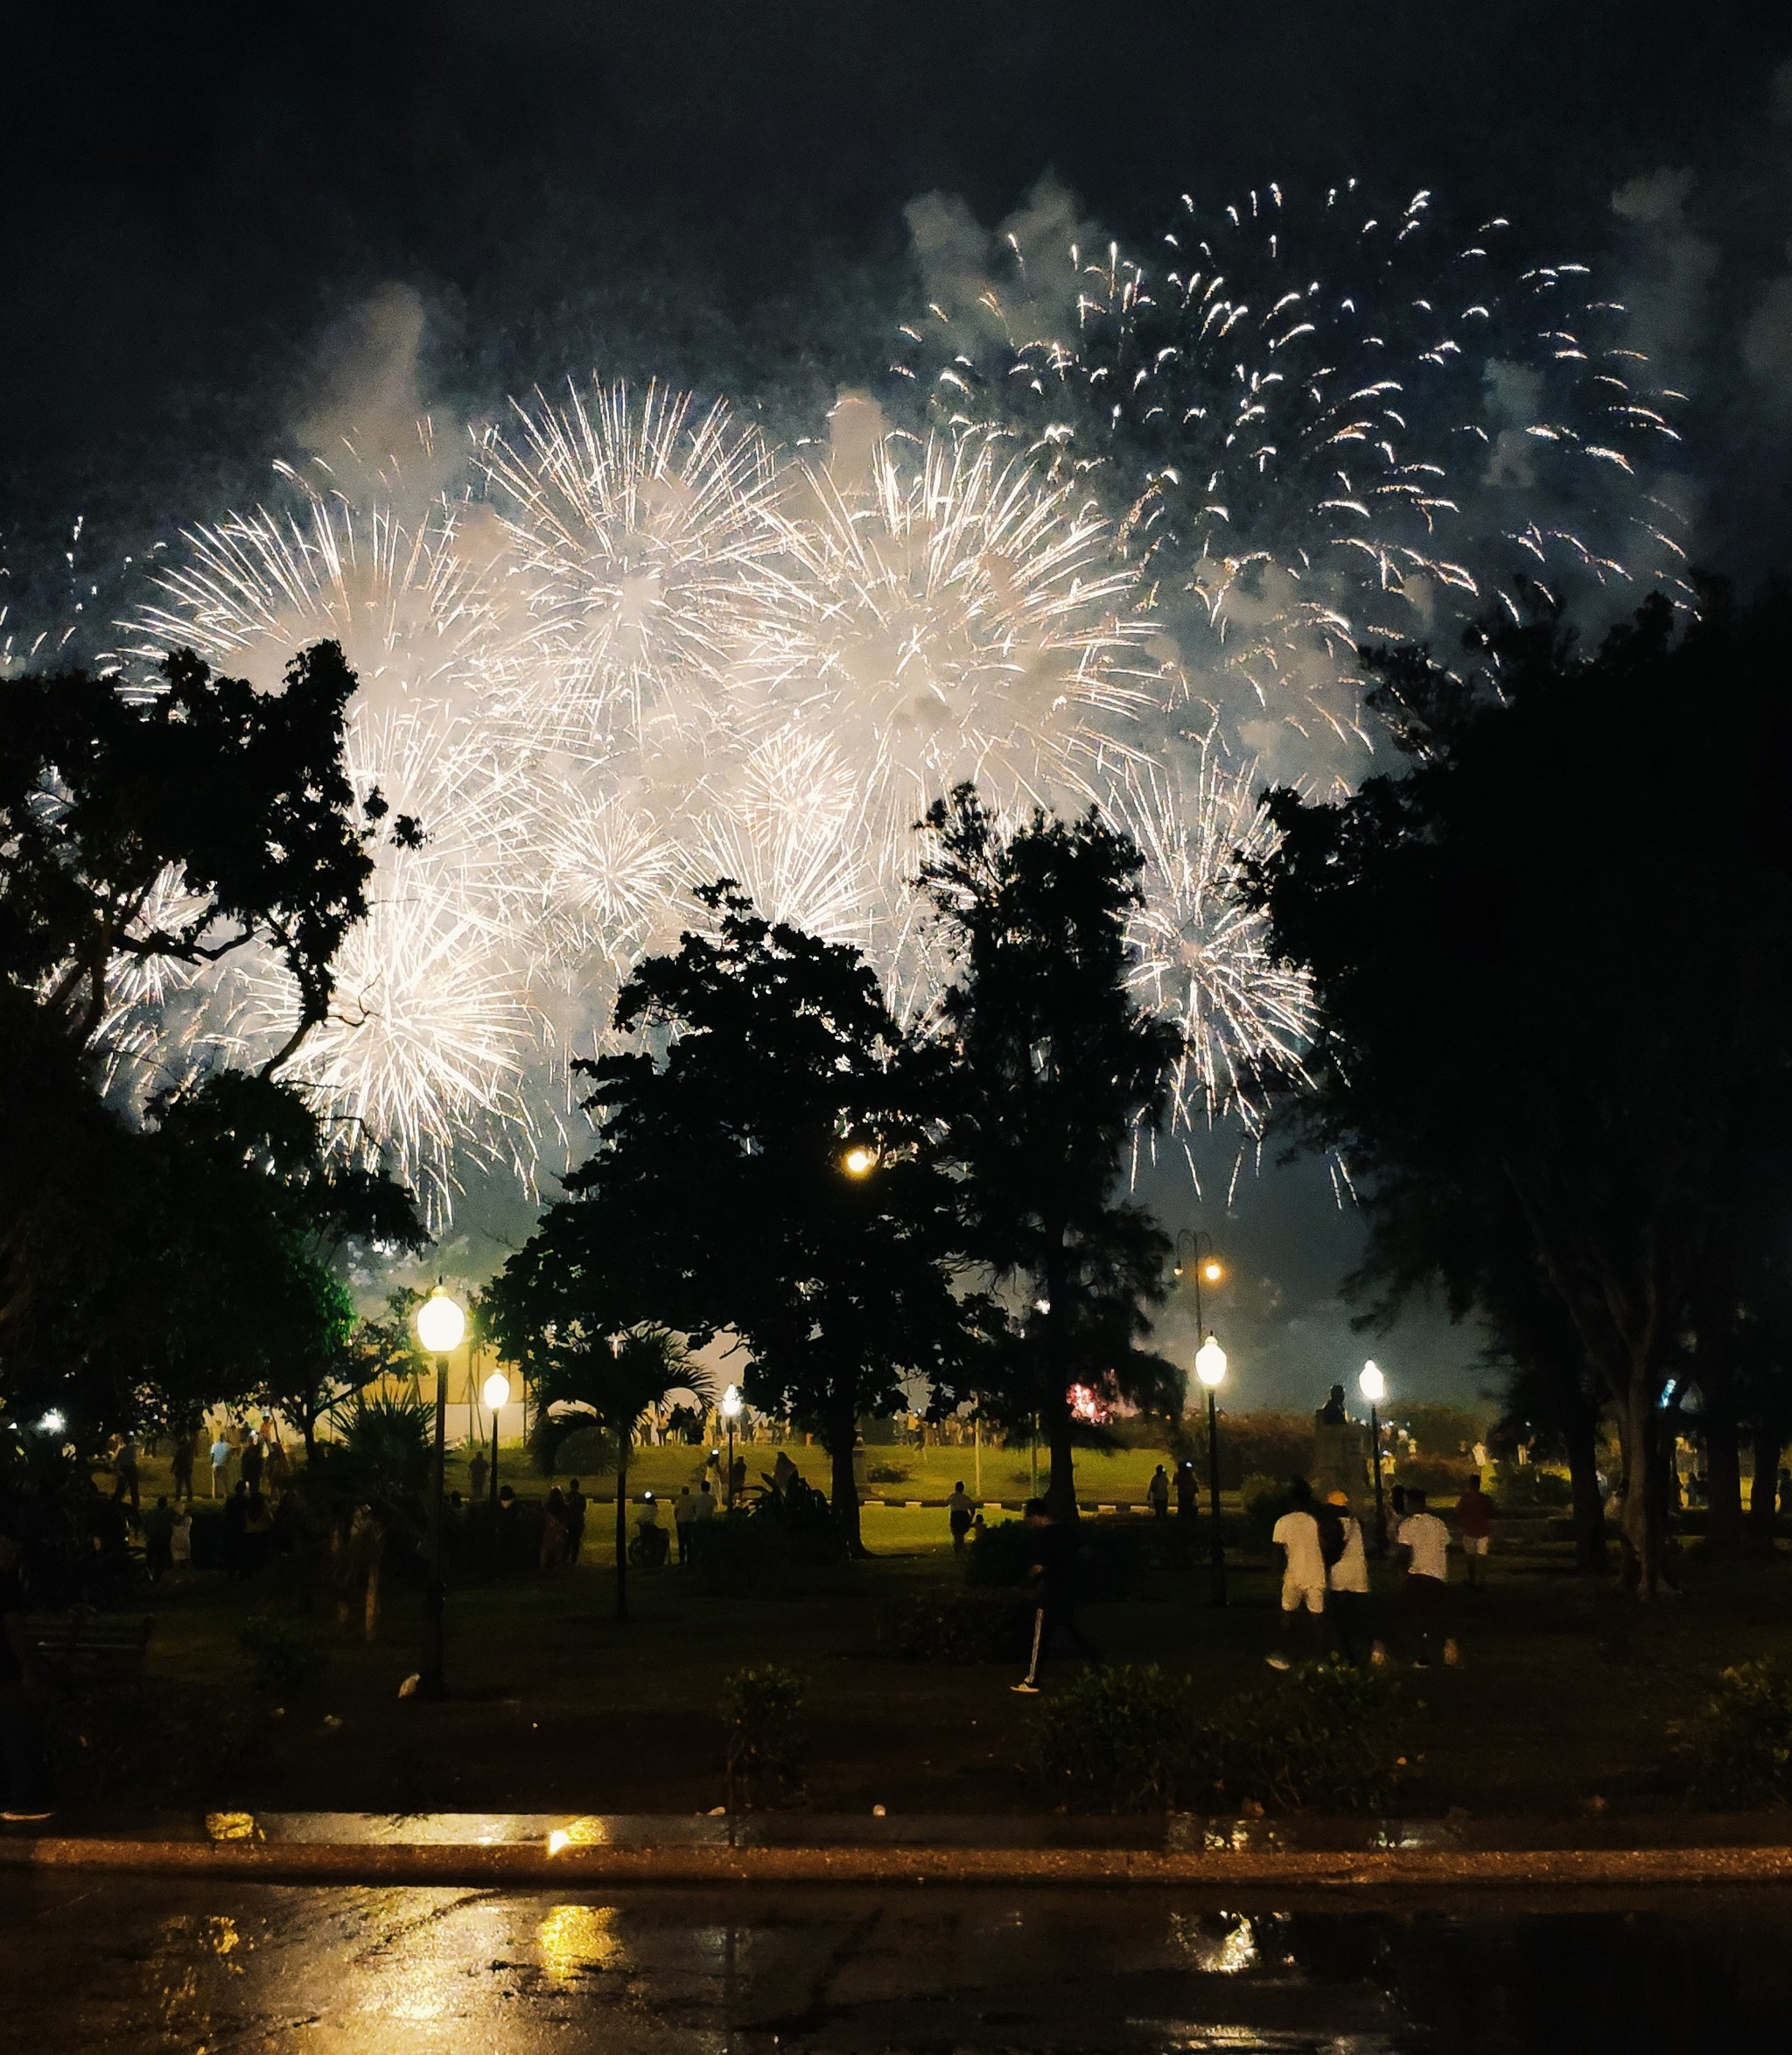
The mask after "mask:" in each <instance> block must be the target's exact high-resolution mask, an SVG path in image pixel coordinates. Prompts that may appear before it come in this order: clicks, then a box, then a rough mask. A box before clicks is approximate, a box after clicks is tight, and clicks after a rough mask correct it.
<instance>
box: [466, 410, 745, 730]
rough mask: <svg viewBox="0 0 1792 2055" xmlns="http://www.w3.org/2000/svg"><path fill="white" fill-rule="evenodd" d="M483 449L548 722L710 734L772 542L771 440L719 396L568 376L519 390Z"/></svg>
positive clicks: (547, 725) (528, 661)
mask: <svg viewBox="0 0 1792 2055" xmlns="http://www.w3.org/2000/svg"><path fill="white" fill-rule="evenodd" d="M512 408H513V413H514V419H513V420H512V422H511V423H510V424H508V425H507V426H505V427H503V428H498V429H493V431H491V432H490V433H489V434H488V435H487V437H486V439H485V442H484V444H483V445H482V448H481V451H480V455H479V462H480V467H481V469H482V471H483V473H484V476H485V480H486V485H487V487H488V489H489V491H490V493H491V496H492V500H493V504H494V506H495V507H496V508H497V510H498V512H499V514H500V516H501V518H502V519H503V521H504V523H505V524H506V526H507V530H508V531H509V535H510V538H511V543H512V547H513V549H514V554H515V558H516V562H517V564H518V565H519V577H520V581H521V589H522V593H523V597H524V600H525V602H526V605H527V609H528V613H527V619H526V622H525V624H524V626H523V629H522V639H521V642H520V643H519V645H518V649H517V655H518V659H519V661H520V663H521V665H522V668H523V669H524V670H525V671H526V672H528V673H530V674H531V675H532V676H533V678H534V680H535V688H536V691H537V695H538V714H539V718H540V719H541V721H542V726H543V727H544V729H545V730H546V731H547V732H549V733H553V734H554V735H556V738H557V739H558V740H560V741H561V742H562V743H563V745H564V746H566V747H572V748H575V749H577V748H590V747H596V748H597V749H598V751H599V753H600V754H607V753H609V752H610V751H611V750H613V748H614V747H616V746H617V744H618V743H619V741H625V740H626V741H632V742H633V743H634V745H635V746H637V747H641V748H643V749H651V750H654V751H664V750H665V749H667V748H669V747H699V748H700V747H702V745H703V743H704V740H706V739H707V737H708V735H709V733H710V732H711V726H712V724H713V722H714V720H715V719H716V718H717V716H718V712H720V710H721V708H722V705H723V703H724V702H725V698H726V695H727V690H728V686H729V682H730V677H731V671H730V666H731V663H732V658H733V656H734V655H735V651H736V648H737V644H738V640H739V620H740V614H741V607H742V600H743V593H744V589H745V587H746V585H747V584H748V583H750V581H751V579H752V577H753V572H754V569H755V567H756V566H757V565H759V564H760V562H762V561H763V559H764V558H766V556H767V554H768V552H769V551H770V550H771V548H772V547H773V544H774V536H773V533H772V530H771V529H770V527H769V526H768V524H767V518H766V516H767V507H768V505H769V502H770V499H771V495H772V491H773V466H772V459H771V455H770V452H769V450H768V449H767V445H766V442H765V438H763V436H761V434H760V431H759V430H758V429H757V428H756V427H755V426H754V425H753V424H752V423H751V422H743V421H741V420H739V419H738V418H737V417H736V416H735V415H734V414H733V413H732V412H731V410H729V409H728V408H727V407H726V406H725V405H724V404H722V403H719V402H718V403H716V404H715V405H713V406H711V407H710V408H708V409H707V410H699V409H698V407H697V404H696V403H695V402H694V401H693V399H692V398H691V397H690V395H689V394H686V393H676V392H672V391H670V390H669V389H665V388H663V387H661V386H658V385H649V386H648V389H647V390H646V391H645V393H641V394H634V393H631V392H630V390H629V389H628V388H627V385H626V384H621V383H617V384H613V385H604V384H601V383H598V382H595V381H594V382H592V383H591V386H590V387H589V388H588V389H581V388H580V387H578V386H577V385H575V384H573V383H571V382H570V381H569V383H568V388H567V394H566V398H565V400H564V402H563V403H561V404H557V405H556V404H555V403H550V402H549V400H548V399H547V398H546V397H544V396H543V395H542V394H541V393H540V392H536V393H535V396H534V397H533V399H532V400H531V402H530V403H528V404H527V405H523V404H521V403H516V402H514V401H513V403H512Z"/></svg>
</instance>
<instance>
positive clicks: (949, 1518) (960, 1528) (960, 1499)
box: [946, 1477, 977, 1555]
mask: <svg viewBox="0 0 1792 2055" xmlns="http://www.w3.org/2000/svg"><path fill="white" fill-rule="evenodd" d="M975 1518H977V1508H976V1506H974V1505H973V1504H971V1502H970V1492H969V1491H967V1490H965V1488H964V1479H963V1477H960V1478H959V1480H958V1482H957V1483H956V1484H954V1485H953V1487H952V1496H951V1497H949V1499H948V1500H947V1501H946V1525H948V1526H949V1528H950V1529H951V1531H952V1553H953V1554H954V1555H963V1554H964V1538H965V1536H966V1535H967V1534H969V1533H970V1523H971V1521H972V1520H973V1519H975Z"/></svg>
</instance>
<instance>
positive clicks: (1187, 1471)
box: [1176, 1457, 1201, 1520]
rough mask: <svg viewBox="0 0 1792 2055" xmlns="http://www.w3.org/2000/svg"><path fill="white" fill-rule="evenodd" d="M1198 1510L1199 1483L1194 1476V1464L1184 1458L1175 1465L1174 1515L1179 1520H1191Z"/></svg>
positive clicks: (1199, 1505)
mask: <svg viewBox="0 0 1792 2055" xmlns="http://www.w3.org/2000/svg"><path fill="white" fill-rule="evenodd" d="M1199 1511H1201V1485H1200V1483H1199V1482H1198V1480H1197V1479H1196V1477H1195V1474H1194V1464H1193V1463H1192V1462H1189V1461H1187V1458H1186V1457H1185V1459H1184V1460H1183V1461H1182V1462H1179V1463H1178V1464H1177V1465H1176V1517H1177V1518H1178V1519H1179V1520H1192V1519H1194V1517H1195V1515H1196V1514H1197V1513H1198V1512H1199Z"/></svg>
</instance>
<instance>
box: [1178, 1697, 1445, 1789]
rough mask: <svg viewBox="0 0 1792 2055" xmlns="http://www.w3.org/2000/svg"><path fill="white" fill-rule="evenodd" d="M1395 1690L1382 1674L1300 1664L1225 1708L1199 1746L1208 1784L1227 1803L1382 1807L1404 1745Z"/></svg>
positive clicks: (1199, 1739)
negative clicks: (1395, 1720)
mask: <svg viewBox="0 0 1792 2055" xmlns="http://www.w3.org/2000/svg"><path fill="white" fill-rule="evenodd" d="M1396 1708H1397V1687H1395V1686H1394V1685H1393V1684H1392V1683H1391V1682H1390V1680H1389V1679H1388V1678H1387V1677H1386V1676H1384V1675H1383V1673H1381V1672H1379V1671H1376V1670H1359V1669H1355V1668H1353V1667H1352V1666H1350V1665H1349V1664H1348V1663H1343V1662H1337V1661H1330V1660H1328V1661H1325V1662H1315V1663H1301V1664H1299V1665H1297V1666H1296V1667H1295V1668H1293V1669H1292V1670H1291V1671H1289V1672H1288V1673H1287V1674H1286V1675H1285V1677H1282V1678H1280V1679H1278V1681H1277V1682H1276V1683H1275V1684H1273V1685H1272V1686H1271V1687H1269V1688H1268V1689H1267V1690H1264V1691H1254V1692H1247V1693H1246V1694H1244V1695H1243V1696H1242V1697H1240V1698H1236V1699H1234V1700H1232V1701H1230V1703H1229V1704H1227V1705H1225V1706H1222V1708H1220V1710H1219V1712H1218V1713H1217V1714H1215V1715H1214V1716H1213V1718H1211V1719H1210V1720H1208V1722H1206V1723H1205V1724H1204V1725H1203V1726H1202V1728H1201V1732H1200V1734H1199V1736H1197V1740H1196V1749H1197V1752H1198V1755H1199V1757H1200V1759H1201V1765H1202V1772H1203V1775H1204V1777H1205V1778H1206V1779H1207V1784H1208V1789H1209V1790H1211V1791H1212V1792H1215V1793H1216V1794H1218V1795H1220V1796H1222V1797H1223V1798H1224V1799H1226V1800H1227V1801H1228V1805H1229V1807H1230V1808H1236V1807H1237V1806H1240V1805H1243V1803H1244V1802H1245V1801H1246V1800H1255V1801H1256V1803H1257V1804H1258V1805H1260V1806H1264V1807H1265V1808H1269V1809H1278V1810H1284V1811H1287V1810H1294V1809H1297V1808H1305V1809H1307V1810H1311V1811H1318V1812H1328V1813H1355V1812H1380V1811H1382V1810H1383V1809H1384V1808H1385V1807H1386V1806H1387V1805H1388V1804H1389V1802H1390V1799H1392V1797H1393V1795H1394V1792H1395V1789H1396V1787H1397V1785H1398V1783H1399V1780H1400V1774H1401V1771H1402V1770H1403V1768H1404V1758H1405V1753H1406V1750H1405V1749H1404V1744H1403V1743H1402V1742H1401V1741H1400V1738H1399V1736H1398V1732H1397V1727H1396V1724H1395V1722H1394V1719H1393V1717H1392V1715H1394V1713H1395V1711H1396Z"/></svg>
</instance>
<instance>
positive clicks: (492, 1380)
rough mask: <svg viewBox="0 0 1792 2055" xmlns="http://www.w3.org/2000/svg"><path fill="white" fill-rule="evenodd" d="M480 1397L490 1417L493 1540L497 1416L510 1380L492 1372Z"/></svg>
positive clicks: (507, 1398) (506, 1400)
mask: <svg viewBox="0 0 1792 2055" xmlns="http://www.w3.org/2000/svg"><path fill="white" fill-rule="evenodd" d="M479 1396H480V1397H481V1398H482V1399H484V1400H485V1402H486V1412H487V1413H490V1414H491V1416H492V1521H493V1526H492V1533H493V1539H494V1540H495V1538H496V1536H497V1532H498V1528H497V1518H498V1415H499V1414H500V1413H501V1412H503V1410H504V1408H505V1407H506V1406H507V1405H509V1403H510V1379H509V1378H507V1377H506V1376H505V1374H504V1372H503V1371H501V1370H494V1371H493V1372H492V1374H491V1376H490V1377H488V1378H486V1382H485V1385H484V1388H483V1389H482V1391H481V1392H480V1393H479Z"/></svg>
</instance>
